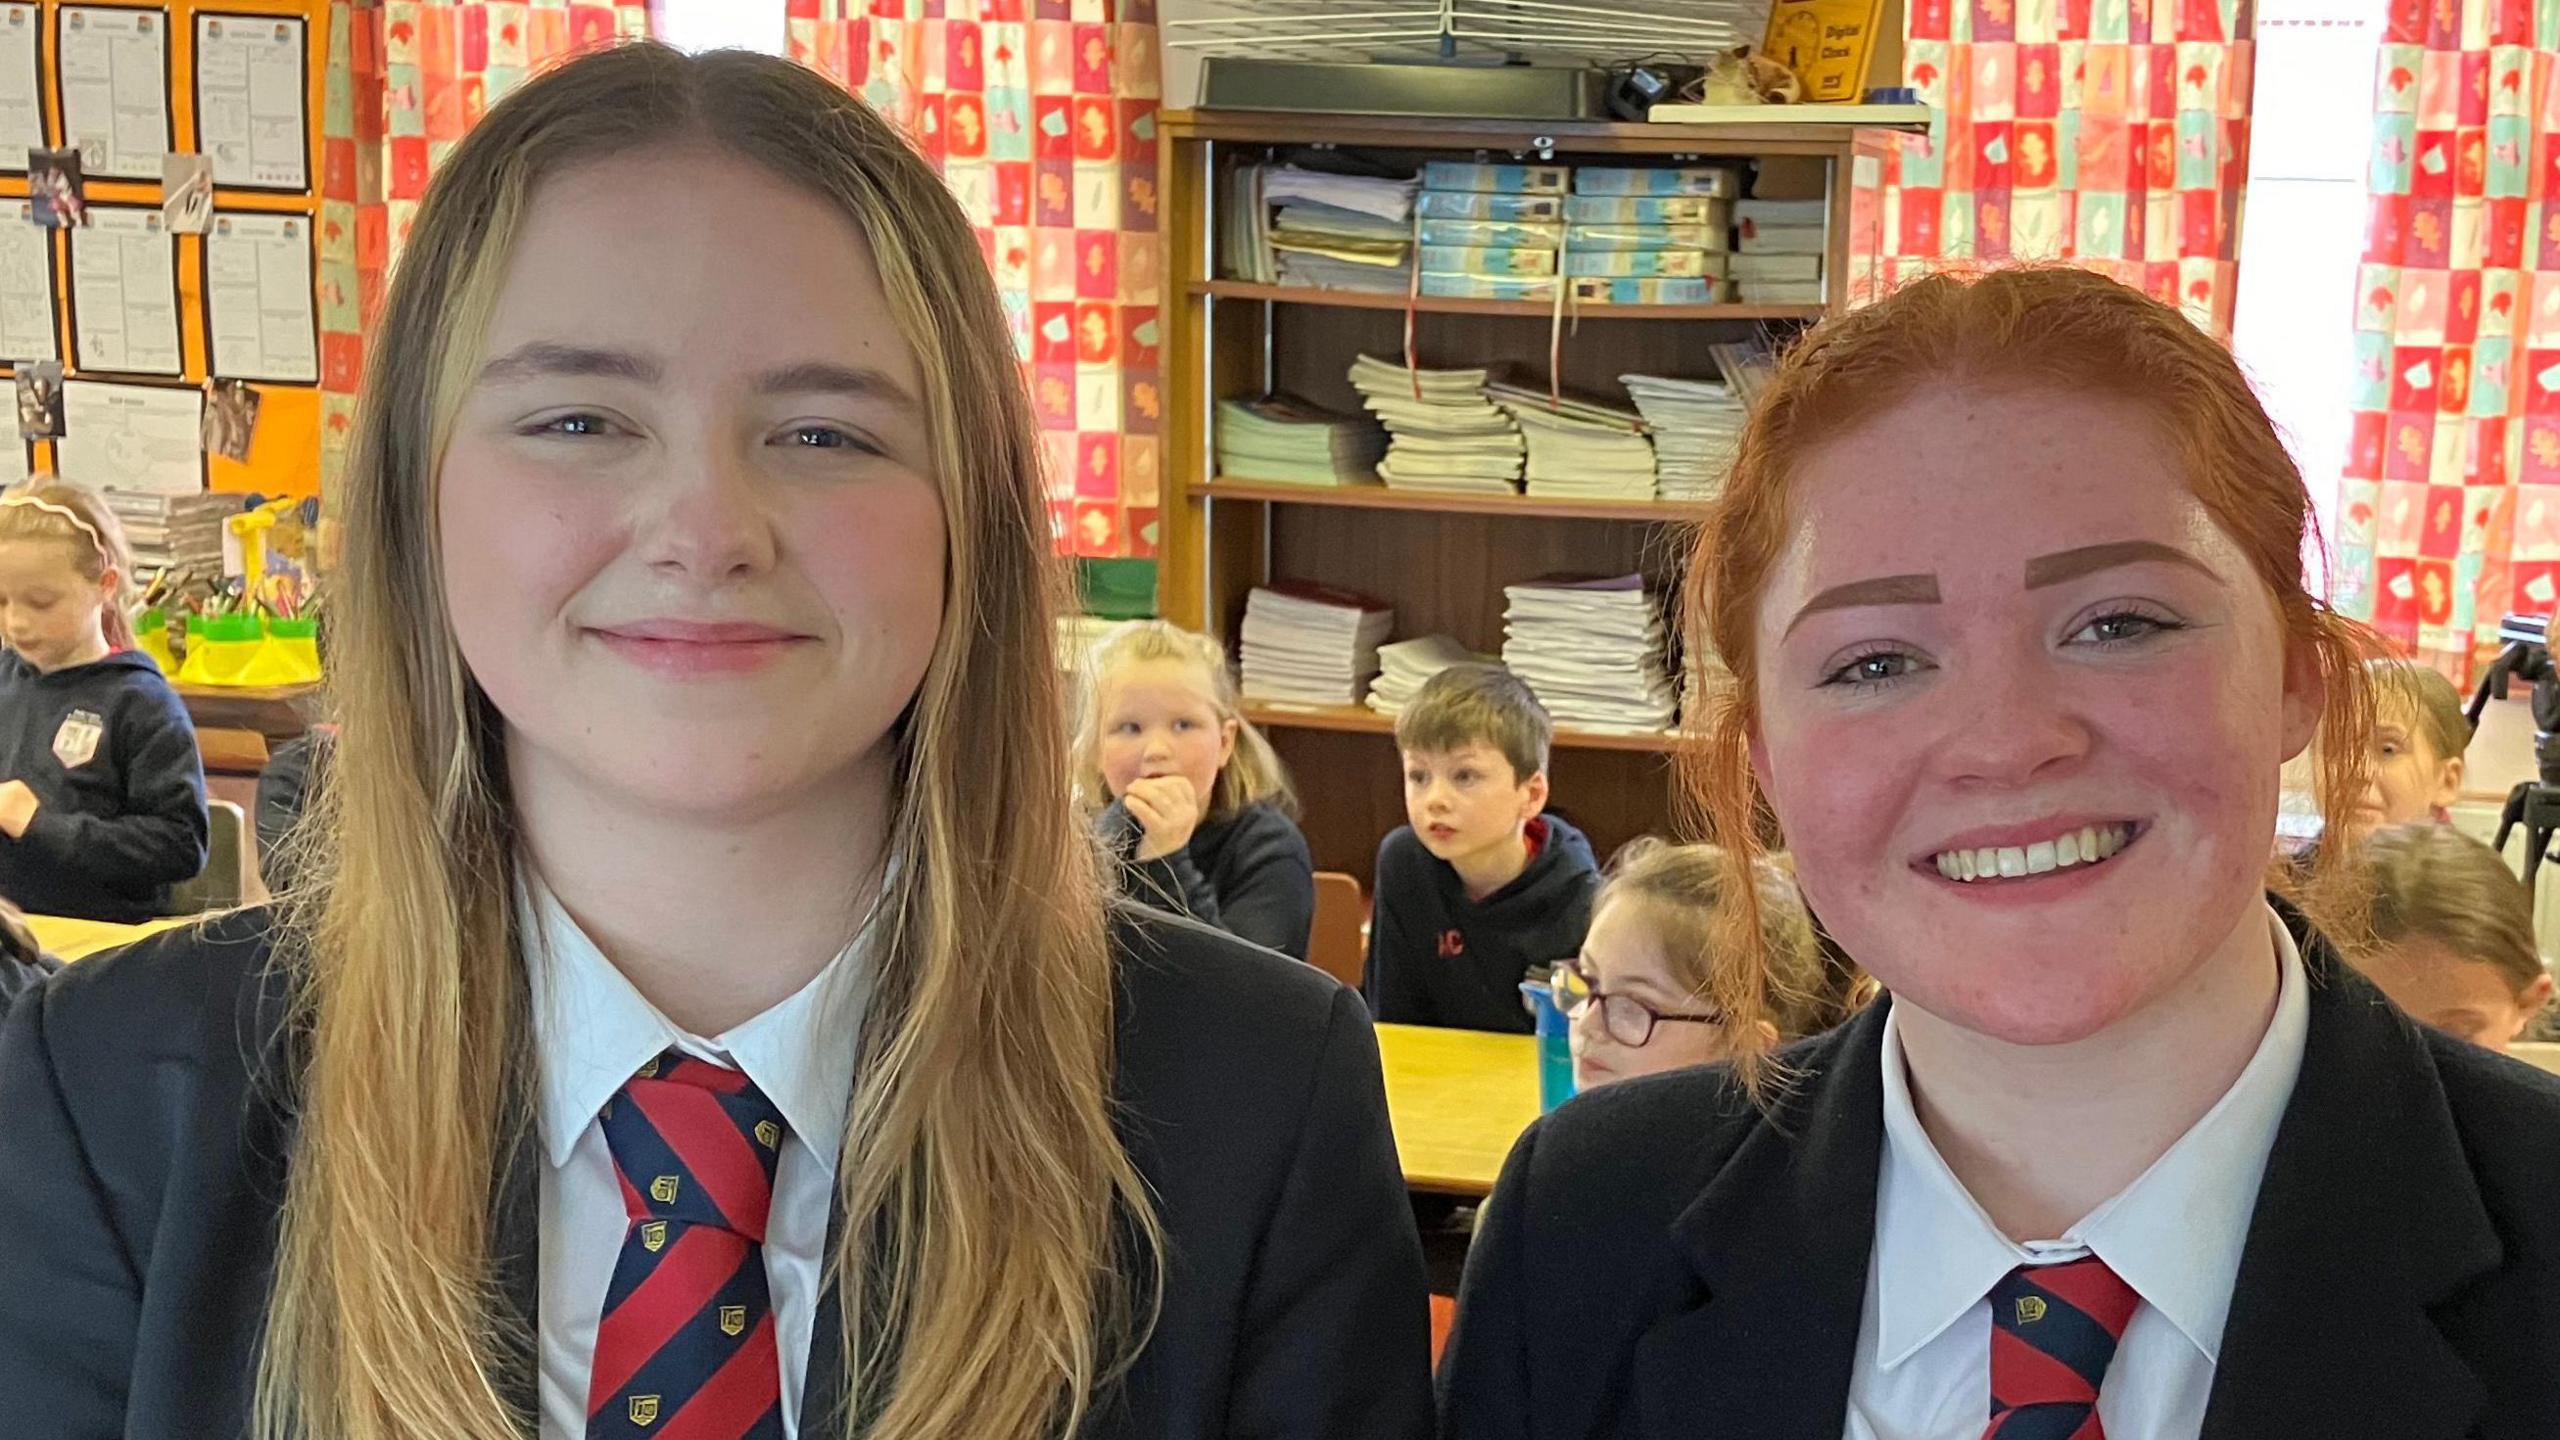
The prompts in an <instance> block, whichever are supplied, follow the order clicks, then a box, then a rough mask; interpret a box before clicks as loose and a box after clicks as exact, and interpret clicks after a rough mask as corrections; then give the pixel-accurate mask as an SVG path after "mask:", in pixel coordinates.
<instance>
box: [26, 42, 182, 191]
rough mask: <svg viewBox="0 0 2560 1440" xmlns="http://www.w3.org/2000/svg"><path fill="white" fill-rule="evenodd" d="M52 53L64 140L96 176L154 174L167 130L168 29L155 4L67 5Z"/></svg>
mask: <svg viewBox="0 0 2560 1440" xmlns="http://www.w3.org/2000/svg"><path fill="white" fill-rule="evenodd" d="M59 13H60V17H61V18H60V22H59V30H58V33H57V36H56V39H55V41H54V54H55V56H56V57H58V63H57V68H58V69H59V72H60V75H61V83H62V143H63V144H65V145H67V146H69V147H71V148H72V149H75V150H78V151H79V152H80V155H81V158H82V159H83V160H85V161H87V162H88V167H89V178H91V179H93V180H157V179H159V178H160V157H161V156H163V155H166V154H168V153H169V152H170V151H171V150H174V149H176V148H177V146H176V144H175V143H174V137H173V136H172V135H171V133H170V130H169V35H168V30H169V27H168V23H167V17H166V16H164V15H163V14H161V12H159V11H157V10H130V9H124V8H121V7H115V6H103V5H65V6H63V7H62V9H61V11H60V12H59Z"/></svg>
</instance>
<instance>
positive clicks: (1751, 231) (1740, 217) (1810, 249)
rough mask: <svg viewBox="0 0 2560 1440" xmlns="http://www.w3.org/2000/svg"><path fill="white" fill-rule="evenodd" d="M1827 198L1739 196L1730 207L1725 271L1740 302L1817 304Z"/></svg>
mask: <svg viewBox="0 0 2560 1440" xmlns="http://www.w3.org/2000/svg"><path fill="white" fill-rule="evenodd" d="M1830 216H1831V202H1829V201H1827V200H1742V201H1737V202H1735V204H1734V208H1733V220H1734V238H1735V243H1734V247H1733V252H1734V253H1733V261H1732V264H1731V266H1730V268H1729V269H1728V270H1727V272H1726V273H1727V274H1729V275H1731V276H1732V277H1733V284H1734V288H1735V290H1736V291H1738V292H1739V294H1740V298H1741V299H1742V301H1743V303H1745V304H1751V305H1819V304H1821V303H1822V301H1823V296H1822V257H1823V252H1824V242H1825V238H1826V236H1825V232H1824V228H1823V227H1824V226H1825V224H1827V223H1828V221H1829V220H1830Z"/></svg>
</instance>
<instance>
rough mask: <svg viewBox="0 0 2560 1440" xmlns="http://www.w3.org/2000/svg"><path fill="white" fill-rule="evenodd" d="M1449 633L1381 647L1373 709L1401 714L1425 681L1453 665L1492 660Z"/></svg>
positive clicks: (1372, 692)
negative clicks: (1461, 642) (1454, 638)
mask: <svg viewBox="0 0 2560 1440" xmlns="http://www.w3.org/2000/svg"><path fill="white" fill-rule="evenodd" d="M1493 658H1494V657H1492V656H1490V655H1478V654H1476V653H1475V652H1474V651H1472V650H1469V649H1468V648H1467V647H1466V646H1464V645H1461V644H1459V643H1458V642H1457V641H1455V640H1453V639H1451V638H1450V637H1448V636H1446V635H1425V636H1423V637H1422V638H1421V639H1419V640H1399V641H1397V642H1396V643H1394V644H1393V645H1381V646H1379V647H1378V682H1377V683H1376V684H1374V685H1372V686H1370V687H1369V708H1370V709H1372V710H1375V711H1377V712H1378V713H1379V714H1381V715H1401V714H1403V713H1404V707H1406V706H1407V705H1410V704H1412V703H1413V697H1414V695H1415V693H1416V692H1418V691H1420V690H1421V689H1422V685H1423V682H1424V681H1426V680H1429V679H1430V678H1431V677H1432V676H1434V675H1437V674H1439V673H1440V672H1441V671H1443V670H1446V669H1448V668H1449V667H1450V666H1452V665H1465V664H1469V663H1473V662H1488V663H1489V662H1491V661H1492V659H1493Z"/></svg>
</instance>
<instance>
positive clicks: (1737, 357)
mask: <svg viewBox="0 0 2560 1440" xmlns="http://www.w3.org/2000/svg"><path fill="white" fill-rule="evenodd" d="M1707 354H1708V356H1709V357H1710V358H1712V359H1713V360H1714V361H1715V362H1716V369H1717V371H1718V372H1719V373H1721V374H1722V375H1723V376H1724V383H1725V385H1726V386H1727V387H1728V388H1730V389H1731V390H1732V391H1733V394H1734V398H1735V399H1738V400H1740V401H1741V402H1742V403H1743V404H1744V405H1746V406H1748V405H1749V404H1751V402H1753V401H1755V400H1757V399H1759V398H1760V392H1761V391H1763V390H1766V389H1767V388H1768V387H1769V381H1770V379H1771V377H1773V376H1775V375H1776V374H1777V373H1778V352H1777V351H1775V350H1773V349H1771V348H1770V347H1769V342H1767V341H1766V340H1762V339H1759V338H1757V337H1754V338H1752V339H1749V340H1719V341H1715V342H1713V343H1711V344H1709V345H1708V346H1707Z"/></svg>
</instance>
